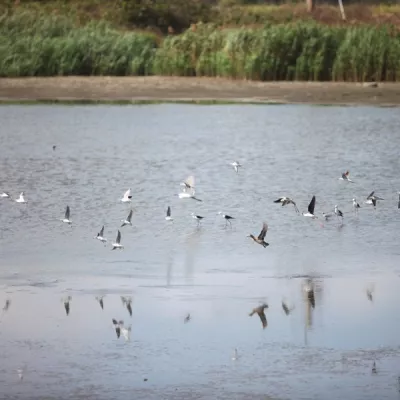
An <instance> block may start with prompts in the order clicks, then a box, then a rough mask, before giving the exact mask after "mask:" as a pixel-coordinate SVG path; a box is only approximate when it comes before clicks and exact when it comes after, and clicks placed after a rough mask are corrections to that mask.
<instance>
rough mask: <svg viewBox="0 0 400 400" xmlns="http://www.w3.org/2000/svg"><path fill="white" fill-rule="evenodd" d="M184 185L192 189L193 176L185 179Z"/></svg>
mask: <svg viewBox="0 0 400 400" xmlns="http://www.w3.org/2000/svg"><path fill="white" fill-rule="evenodd" d="M184 183H185V184H186V185H187V186H189V187H190V188H193V187H194V176H192V175H190V176H188V177H187V179H186V180H185V181H184Z"/></svg>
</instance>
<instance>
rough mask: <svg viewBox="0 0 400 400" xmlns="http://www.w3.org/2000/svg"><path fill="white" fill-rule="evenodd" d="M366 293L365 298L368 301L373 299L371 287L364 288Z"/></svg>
mask: <svg viewBox="0 0 400 400" xmlns="http://www.w3.org/2000/svg"><path fill="white" fill-rule="evenodd" d="M366 293H367V299H368V300H369V301H373V300H374V298H373V297H372V290H371V289H367V290H366Z"/></svg>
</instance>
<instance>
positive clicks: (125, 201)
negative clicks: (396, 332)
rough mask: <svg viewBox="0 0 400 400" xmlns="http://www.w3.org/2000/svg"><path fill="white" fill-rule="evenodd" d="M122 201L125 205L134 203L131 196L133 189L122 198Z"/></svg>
mask: <svg viewBox="0 0 400 400" xmlns="http://www.w3.org/2000/svg"><path fill="white" fill-rule="evenodd" d="M121 201H122V202H123V203H130V202H131V201H132V195H131V188H129V189H128V190H127V191H126V192H125V193H124V196H123V197H122V199H121Z"/></svg>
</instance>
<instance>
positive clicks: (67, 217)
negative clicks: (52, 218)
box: [61, 206, 72, 225]
mask: <svg viewBox="0 0 400 400" xmlns="http://www.w3.org/2000/svg"><path fill="white" fill-rule="evenodd" d="M69 215H70V209H69V206H67V208H66V209H65V215H64V218H63V219H61V221H62V222H65V223H66V224H68V225H71V224H72V221H71V220H70V218H69Z"/></svg>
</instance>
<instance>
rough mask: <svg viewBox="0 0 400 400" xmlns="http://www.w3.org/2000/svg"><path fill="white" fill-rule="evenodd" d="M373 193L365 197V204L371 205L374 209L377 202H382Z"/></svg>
mask: <svg viewBox="0 0 400 400" xmlns="http://www.w3.org/2000/svg"><path fill="white" fill-rule="evenodd" d="M374 193H375V191H373V192H371V194H370V195H369V196H368V197H367V201H366V202H365V204H373V205H374V207H376V201H377V200H384V199H382V198H381V197H378V196H375V195H374Z"/></svg>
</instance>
